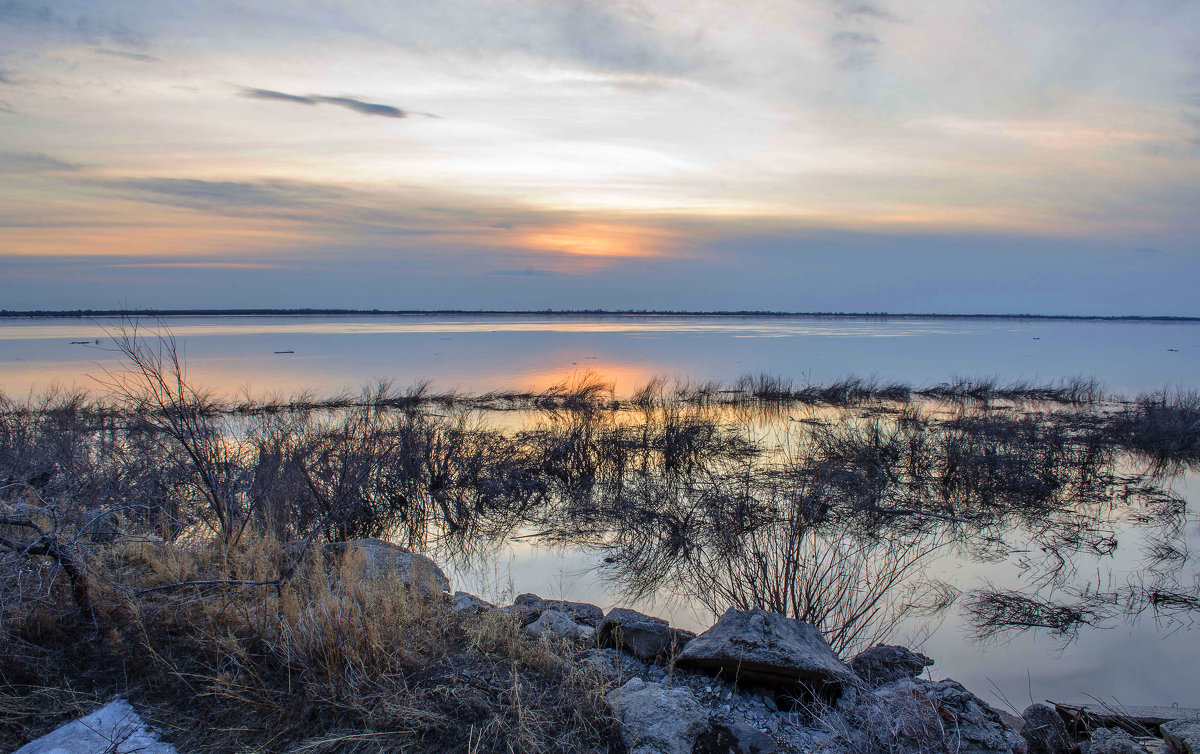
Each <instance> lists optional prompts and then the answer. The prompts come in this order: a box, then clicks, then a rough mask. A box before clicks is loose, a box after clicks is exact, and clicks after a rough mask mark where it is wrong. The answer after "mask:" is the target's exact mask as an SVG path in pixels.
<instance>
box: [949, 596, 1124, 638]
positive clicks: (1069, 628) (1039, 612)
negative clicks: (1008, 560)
mask: <svg viewBox="0 0 1200 754" xmlns="http://www.w3.org/2000/svg"><path fill="white" fill-rule="evenodd" d="M965 602H966V605H967V610H968V613H969V615H970V618H971V627H972V630H973V632H974V634H975V636H976V637H978V638H981V639H987V638H992V637H994V636H998V635H1000V634H1004V633H1012V632H1017V631H1023V630H1026V629H1046V630H1047V631H1049V632H1050V634H1051V635H1054V636H1058V637H1067V638H1073V637H1074V636H1075V635H1076V634H1077V633H1078V632H1079V629H1080V627H1082V626H1085V625H1086V626H1091V625H1096V624H1097V623H1098V622H1100V621H1101V620H1103V619H1104V618H1106V617H1108V616H1109V615H1110V614H1111V611H1110V610H1106V609H1105V608H1106V607H1109V606H1108V605H1106V604H1105V603H1104V601H1103V600H1102V599H1101V598H1096V599H1092V600H1087V601H1081V602H1075V603H1066V602H1054V601H1051V600H1045V599H1039V598H1038V597H1037V596H1031V595H1027V594H1022V593H1020V592H1016V591H1003V590H998V589H994V588H985V589H978V590H975V591H973V592H971V593H970V594H968V595H967V596H966V597H965Z"/></svg>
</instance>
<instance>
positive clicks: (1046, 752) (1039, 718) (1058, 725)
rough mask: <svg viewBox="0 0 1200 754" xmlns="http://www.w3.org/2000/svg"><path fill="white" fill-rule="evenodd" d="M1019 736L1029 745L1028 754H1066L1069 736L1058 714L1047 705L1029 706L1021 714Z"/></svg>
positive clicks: (1068, 748) (1069, 742) (1069, 745)
mask: <svg viewBox="0 0 1200 754" xmlns="http://www.w3.org/2000/svg"><path fill="white" fill-rule="evenodd" d="M1021 719H1022V720H1023V721H1024V725H1023V726H1021V736H1022V737H1023V738H1024V739H1025V743H1026V744H1028V745H1029V754H1067V753H1068V752H1069V751H1070V750H1071V736H1070V735H1069V734H1068V733H1067V724H1066V723H1064V722H1063V719H1062V717H1061V716H1060V715H1059V714H1058V712H1057V711H1056V710H1055V709H1054V708H1053V707H1051V706H1049V705H1047V704H1031V705H1029V706H1028V707H1026V708H1025V711H1024V712H1022V713H1021Z"/></svg>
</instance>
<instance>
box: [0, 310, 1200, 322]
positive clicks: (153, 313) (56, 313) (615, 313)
mask: <svg viewBox="0 0 1200 754" xmlns="http://www.w3.org/2000/svg"><path fill="white" fill-rule="evenodd" d="M446 315H466V316H539V317H580V316H596V317H794V318H810V319H811V318H825V319H1023V320H1072V321H1097V322H1200V316H1197V317H1188V316H1171V315H1100V314H934V313H918V312H787V311H728V310H717V311H668V310H661V309H646V310H637V309H541V310H533V309H530V310H506V309H77V310H25V311H8V310H0V319H36V318H59V319H84V318H89V317H304V316H372V317H375V316H446Z"/></svg>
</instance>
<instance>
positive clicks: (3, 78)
mask: <svg viewBox="0 0 1200 754" xmlns="http://www.w3.org/2000/svg"><path fill="white" fill-rule="evenodd" d="M11 76H12V74H10V73H9V72H8V71H4V70H0V84H11V83H12V78H10V77H11Z"/></svg>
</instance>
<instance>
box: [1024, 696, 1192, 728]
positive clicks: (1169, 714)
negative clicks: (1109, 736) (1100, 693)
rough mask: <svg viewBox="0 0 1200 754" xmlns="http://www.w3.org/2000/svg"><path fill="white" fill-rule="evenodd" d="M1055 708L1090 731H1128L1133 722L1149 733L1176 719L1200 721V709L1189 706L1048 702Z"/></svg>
mask: <svg viewBox="0 0 1200 754" xmlns="http://www.w3.org/2000/svg"><path fill="white" fill-rule="evenodd" d="M1048 704H1052V705H1054V708H1055V709H1056V710H1058V714H1060V715H1062V716H1063V719H1065V720H1066V721H1067V722H1068V723H1072V722H1074V721H1077V720H1078V721H1080V722H1085V723H1086V724H1087V725H1088V727H1091V728H1128V727H1129V723H1130V722H1133V723H1136V724H1137V725H1140V726H1141V727H1143V728H1145V729H1147V730H1154V728H1156V727H1158V726H1159V725H1163V724H1164V723H1170V722H1174V721H1176V720H1194V719H1197V718H1200V709H1193V708H1190V707H1144V706H1141V707H1139V706H1134V707H1125V706H1122V707H1120V708H1109V707H1105V706H1103V705H1100V704H1065V703H1063V702H1048Z"/></svg>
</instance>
